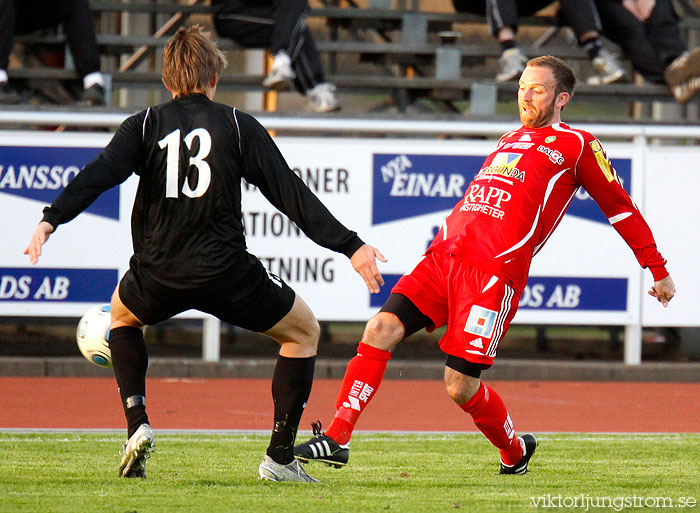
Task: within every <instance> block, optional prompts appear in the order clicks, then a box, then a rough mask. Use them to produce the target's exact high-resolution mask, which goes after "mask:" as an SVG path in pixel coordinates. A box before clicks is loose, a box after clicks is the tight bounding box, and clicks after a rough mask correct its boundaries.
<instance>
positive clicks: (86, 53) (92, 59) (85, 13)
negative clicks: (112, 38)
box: [61, 0, 104, 86]
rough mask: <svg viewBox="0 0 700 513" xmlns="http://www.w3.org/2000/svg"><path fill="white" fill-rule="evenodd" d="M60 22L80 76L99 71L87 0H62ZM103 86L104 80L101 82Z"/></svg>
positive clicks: (93, 28) (97, 50)
mask: <svg viewBox="0 0 700 513" xmlns="http://www.w3.org/2000/svg"><path fill="white" fill-rule="evenodd" d="M62 7H63V9H62V10H61V23H62V24H63V32H64V33H65V34H66V40H67V41H68V47H69V48H70V52H71V54H72V55H73V60H74V61H75V69H76V71H77V72H78V74H79V75H80V76H81V77H85V76H86V75H89V74H91V73H99V72H100V50H99V48H98V47H97V40H96V39H95V27H94V26H93V23H92V17H91V16H90V8H89V6H88V0H63V6H62ZM101 85H103V86H104V82H103V83H102V84H101Z"/></svg>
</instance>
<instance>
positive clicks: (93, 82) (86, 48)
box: [0, 0, 105, 105]
mask: <svg viewBox="0 0 700 513" xmlns="http://www.w3.org/2000/svg"><path fill="white" fill-rule="evenodd" d="M59 25H60V26H61V28H62V29H63V33H64V34H65V36H66V40H67V42H68V48H69V49H70V52H71V55H72V57H73V61H74V62H75V69H76V71H77V72H78V75H80V78H81V79H82V82H83V83H82V89H81V91H80V95H79V99H80V101H81V103H84V104H87V105H104V104H105V89H104V87H105V81H104V76H103V75H102V73H101V71H100V53H99V49H98V47H97V41H96V39H95V28H94V26H93V24H92V19H91V17H90V10H89V7H88V0H23V1H21V2H20V1H19V0H0V103H4V104H12V103H19V102H20V101H21V97H20V95H19V94H18V93H17V91H16V90H15V89H14V88H13V87H12V85H11V84H10V83H9V80H8V76H7V68H8V66H9V62H10V53H11V52H12V47H13V42H14V35H15V34H28V33H31V32H35V31H38V30H49V29H50V30H53V29H56V28H57V27H58V26H59Z"/></svg>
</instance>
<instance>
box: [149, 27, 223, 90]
mask: <svg viewBox="0 0 700 513" xmlns="http://www.w3.org/2000/svg"><path fill="white" fill-rule="evenodd" d="M226 64H227V63H226V56H224V54H223V53H222V52H221V50H219V48H218V47H217V46H216V43H215V42H214V41H212V40H211V39H209V36H208V34H206V33H205V32H204V30H203V29H202V27H200V26H199V25H192V26H191V27H182V28H180V29H179V30H178V31H177V32H176V33H175V35H173V37H171V38H170V39H169V40H168V42H167V43H166V44H165V50H164V52H163V83H164V84H165V85H166V86H167V87H168V89H170V90H171V91H172V92H173V93H175V94H176V95H180V94H192V93H194V92H197V91H203V90H204V89H205V88H206V87H208V86H210V85H211V84H212V83H213V82H214V79H215V78H216V76H217V75H218V74H219V73H220V72H221V70H223V69H224V68H225V67H226Z"/></svg>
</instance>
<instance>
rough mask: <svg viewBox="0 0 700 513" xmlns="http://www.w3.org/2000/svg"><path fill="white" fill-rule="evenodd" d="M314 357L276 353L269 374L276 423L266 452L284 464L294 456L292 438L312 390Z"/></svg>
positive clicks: (294, 436) (293, 438)
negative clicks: (287, 355)
mask: <svg viewBox="0 0 700 513" xmlns="http://www.w3.org/2000/svg"><path fill="white" fill-rule="evenodd" d="M315 364H316V357H315V356H312V357H310V358H287V357H284V356H281V355H280V356H279V357H278V358H277V365H276V366H275V373H274V375H273V377H272V400H273V401H274V403H275V426H274V428H273V429H272V436H271V437H270V446H269V447H268V448H267V455H268V456H269V457H270V458H272V459H273V460H275V461H276V462H277V463H280V464H282V465H286V464H287V463H291V462H292V461H293V460H294V454H293V450H294V440H295V439H296V436H297V429H298V428H299V421H300V420H301V414H302V413H304V408H305V407H306V401H307V399H308V398H309V394H310V393H311V385H312V383H313V379H314V366H315Z"/></svg>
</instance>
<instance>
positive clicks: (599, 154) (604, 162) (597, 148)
mask: <svg viewBox="0 0 700 513" xmlns="http://www.w3.org/2000/svg"><path fill="white" fill-rule="evenodd" d="M591 150H593V155H594V156H595V159H596V161H597V162H598V166H599V167H600V170H601V171H602V172H603V174H604V175H605V178H607V179H608V182H612V181H613V180H614V179H615V170H614V169H613V168H612V166H611V165H610V161H609V160H608V158H607V157H606V156H605V152H604V151H603V147H602V146H601V145H600V142H599V141H598V139H594V140H592V141H591Z"/></svg>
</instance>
